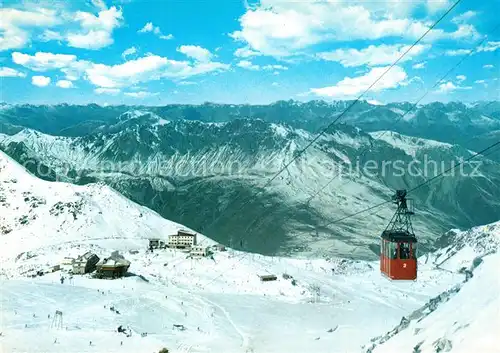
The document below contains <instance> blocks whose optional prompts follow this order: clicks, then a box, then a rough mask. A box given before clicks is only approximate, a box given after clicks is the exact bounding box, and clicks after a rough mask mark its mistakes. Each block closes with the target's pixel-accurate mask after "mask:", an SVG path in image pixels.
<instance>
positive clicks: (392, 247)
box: [388, 242, 398, 259]
mask: <svg viewBox="0 0 500 353" xmlns="http://www.w3.org/2000/svg"><path fill="white" fill-rule="evenodd" d="M388 257H389V258H390V259H397V258H398V244H397V243H392V242H390V243H389V256H388Z"/></svg>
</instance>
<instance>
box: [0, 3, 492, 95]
mask: <svg viewBox="0 0 500 353" xmlns="http://www.w3.org/2000/svg"><path fill="white" fill-rule="evenodd" d="M452 4H453V1H451V0H421V1H407V0H387V1H386V0H377V1H373V0H370V1H368V0H366V1H365V0H359V1H348V0H329V1H328V0H316V1H308V0H304V1H286V0H260V1H257V0H253V1H249V0H247V1H237V0H219V1H208V0H183V1H180V0H165V1H159V0H155V1H141V0H119V1H105V0H88V1H83V0H82V1H60V2H58V1H54V0H51V1H49V0H47V1H44V0H38V1H10V0H4V2H3V8H2V9H0V12H1V14H0V18H1V19H2V21H1V22H0V76H1V80H2V81H1V83H2V86H1V99H0V100H1V101H4V102H8V103H35V104H40V103H49V104H50V103H62V102H67V103H80V104H83V103H89V102H96V103H98V104H146V105H160V104H168V103H194V104H198V103H203V102H206V101H211V102H220V103H252V104H256V103H270V102H273V101H276V100H281V99H284V100H288V99H295V100H302V101H307V100H312V99H324V100H327V101H328V100H340V99H353V98H356V97H357V96H358V95H359V94H361V93H362V92H363V91H364V90H365V89H366V88H368V87H369V86H370V85H371V84H372V83H373V82H374V81H375V80H376V79H377V78H378V77H379V76H380V75H381V74H382V72H384V71H385V70H386V68H387V67H388V66H389V65H391V64H392V63H393V62H394V61H395V60H396V59H397V58H398V57H399V56H400V55H401V53H403V52H404V51H405V50H407V49H408V48H409V46H410V45H411V44H413V43H414V42H415V40H416V39H417V38H418V37H420V36H421V35H422V34H423V33H424V32H425V31H426V30H427V29H428V27H429V26H430V25H431V24H432V23H433V22H434V21H435V20H436V19H438V18H439V17H440V16H441V15H442V14H443V13H445V12H446V10H447V9H448V8H449V7H450V6H451V5H452ZM499 12H500V2H499V1H497V0H494V1H481V2H479V1H472V0H462V1H461V2H460V3H459V5H458V6H456V7H455V8H454V9H453V10H452V12H451V13H450V14H449V15H448V16H447V17H445V18H444V20H443V21H442V22H441V23H440V24H439V25H438V26H437V27H436V28H434V29H433V30H432V31H431V32H430V33H429V34H428V36H426V37H425V39H424V40H423V41H422V42H421V43H419V45H417V46H416V47H414V48H413V49H412V50H411V51H410V52H409V53H408V54H407V55H406V56H405V58H404V60H402V61H401V62H400V63H399V64H398V65H397V66H395V67H393V68H392V69H391V70H390V71H389V72H388V73H387V74H386V75H385V76H384V78H383V79H382V80H380V81H379V83H378V84H377V85H376V86H375V87H373V89H371V90H370V91H369V92H368V93H367V94H366V95H365V97H364V98H365V99H367V100H373V101H374V102H375V101H377V102H382V103H386V102H391V101H410V102H413V101H416V100H417V99H418V98H420V96H421V95H422V94H424V92H425V91H426V90H428V89H430V88H431V87H433V86H434V85H435V84H436V81H437V79H438V78H439V77H441V76H442V75H443V74H444V73H445V72H446V71H447V70H448V69H449V68H451V67H452V66H454V65H455V64H456V63H457V62H458V61H459V60H461V59H463V57H464V56H467V54H468V53H469V51H471V50H472V51H473V53H472V54H471V55H470V56H468V57H467V59H466V60H465V61H464V62H463V64H461V65H460V67H459V68H458V69H457V70H456V71H454V72H453V73H452V74H450V76H448V77H447V79H446V80H444V81H443V82H440V83H439V84H438V85H437V86H436V87H434V88H432V90H431V92H430V93H429V94H428V96H427V97H426V99H425V101H451V100H454V101H455V100H458V101H477V100H493V99H499V98H500V97H499V92H500V89H499V88H500V82H499V80H498V78H499V76H500V60H499V58H500V28H496V26H497V25H498V24H499V20H498V16H497V14H498V13H499ZM495 28H496V29H495ZM494 29H495V30H494ZM483 40H484V42H483V44H482V45H478V44H479V43H480V42H481V41H483ZM425 101H424V102H425Z"/></svg>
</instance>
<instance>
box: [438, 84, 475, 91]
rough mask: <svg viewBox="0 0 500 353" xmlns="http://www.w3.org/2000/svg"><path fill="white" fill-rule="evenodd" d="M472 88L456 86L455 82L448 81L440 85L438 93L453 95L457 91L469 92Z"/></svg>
mask: <svg viewBox="0 0 500 353" xmlns="http://www.w3.org/2000/svg"><path fill="white" fill-rule="evenodd" d="M469 89H472V87H464V86H456V85H455V84H454V83H453V82H451V81H448V82H444V83H442V84H440V85H439V88H438V90H437V92H438V93H451V92H453V91H456V90H469Z"/></svg>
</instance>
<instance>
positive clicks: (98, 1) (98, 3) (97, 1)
mask: <svg viewBox="0 0 500 353" xmlns="http://www.w3.org/2000/svg"><path fill="white" fill-rule="evenodd" d="M92 5H94V6H95V7H97V8H98V9H100V10H106V9H107V8H108V7H107V6H106V4H105V3H104V1H103V0H92Z"/></svg>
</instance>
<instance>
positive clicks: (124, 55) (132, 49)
mask: <svg viewBox="0 0 500 353" xmlns="http://www.w3.org/2000/svg"><path fill="white" fill-rule="evenodd" d="M135 53H137V49H136V47H130V48H128V49H125V50H124V51H123V53H122V58H123V60H125V59H127V56H129V55H134V54H135Z"/></svg>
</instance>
